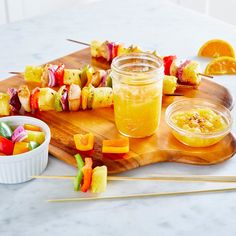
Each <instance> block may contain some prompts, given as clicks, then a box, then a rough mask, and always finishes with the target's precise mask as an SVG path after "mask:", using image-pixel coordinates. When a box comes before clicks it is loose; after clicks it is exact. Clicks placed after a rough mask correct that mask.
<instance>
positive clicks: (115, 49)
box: [112, 44, 119, 59]
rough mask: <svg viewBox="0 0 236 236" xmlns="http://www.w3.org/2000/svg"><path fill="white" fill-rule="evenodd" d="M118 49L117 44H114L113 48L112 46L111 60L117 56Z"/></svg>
mask: <svg viewBox="0 0 236 236" xmlns="http://www.w3.org/2000/svg"><path fill="white" fill-rule="evenodd" d="M118 48H119V44H114V46H113V58H112V59H114V58H115V57H117V55H118Z"/></svg>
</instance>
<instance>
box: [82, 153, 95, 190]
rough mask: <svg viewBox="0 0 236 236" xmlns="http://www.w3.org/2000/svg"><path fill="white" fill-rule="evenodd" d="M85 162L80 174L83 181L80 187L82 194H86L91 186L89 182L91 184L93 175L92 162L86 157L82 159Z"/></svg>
mask: <svg viewBox="0 0 236 236" xmlns="http://www.w3.org/2000/svg"><path fill="white" fill-rule="evenodd" d="M84 161H85V165H84V167H83V168H82V172H83V175H84V178H83V181H82V185H81V188H80V189H81V191H82V192H87V191H88V190H89V188H90V186H91V182H92V174H93V169H92V166H93V160H92V158H90V157H86V158H85V159H84Z"/></svg>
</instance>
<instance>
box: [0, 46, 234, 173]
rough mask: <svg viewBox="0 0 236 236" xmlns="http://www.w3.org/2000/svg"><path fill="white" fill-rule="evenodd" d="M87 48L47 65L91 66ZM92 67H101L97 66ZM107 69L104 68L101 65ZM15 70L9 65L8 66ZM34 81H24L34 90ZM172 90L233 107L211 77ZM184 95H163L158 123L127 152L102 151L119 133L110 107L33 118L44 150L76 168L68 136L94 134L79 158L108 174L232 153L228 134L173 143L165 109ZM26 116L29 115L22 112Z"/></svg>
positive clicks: (215, 159) (13, 80)
mask: <svg viewBox="0 0 236 236" xmlns="http://www.w3.org/2000/svg"><path fill="white" fill-rule="evenodd" d="M91 62H92V61H91V57H90V51H89V48H86V49H84V50H81V51H78V52H75V53H72V54H70V55H68V56H64V57H62V58H59V59H56V60H54V61H52V62H51V63H55V64H57V63H64V64H65V65H66V67H67V68H79V67H81V66H83V65H85V64H91ZM96 66H97V67H101V66H103V68H104V65H102V64H101V63H100V64H98V63H97V64H96ZM105 67H106V66H105ZM13 69H14V68H13ZM23 83H25V82H24V79H23V77H22V76H13V77H10V78H8V79H7V80H5V81H2V82H0V91H6V90H7V88H9V87H16V88H18V87H19V85H21V84H23ZM34 86H35V84H29V87H30V88H33V87H34ZM177 93H182V94H184V96H185V97H187V98H192V97H194V98H196V97H198V98H205V99H208V100H212V101H214V102H219V103H220V104H223V105H224V106H226V107H228V108H229V109H232V107H233V97H232V96H231V94H230V93H229V91H228V90H227V89H226V88H225V87H223V86H221V85H219V84H217V83H215V82H214V81H213V80H209V79H203V80H202V83H201V85H200V87H199V88H198V89H178V91H177ZM178 99H183V97H167V96H164V97H163V109H162V118H161V125H160V127H159V129H158V131H157V132H156V133H155V134H154V135H152V136H151V137H148V138H143V139H130V152H129V153H128V154H124V155H117V154H116V155H111V154H106V155H103V154H102V153H101V144H102V140H103V139H113V138H117V137H119V133H118V131H117V129H116V126H115V123H114V117H113V109H112V108H106V109H97V110H90V111H79V112H54V111H50V112H39V113H37V114H34V117H36V118H39V119H41V120H43V121H45V122H46V123H47V124H48V125H49V127H50V129H51V134H52V138H51V143H50V146H49V152H50V153H51V154H52V155H53V156H55V157H56V158H58V159H60V160H62V161H64V162H66V163H68V164H70V165H73V166H76V162H75V159H74V157H73V155H74V154H76V153H77V152H78V151H77V150H76V149H75V145H74V141H73V135H74V134H76V133H86V132H93V133H94V134H95V146H94V151H93V153H81V154H82V155H83V156H86V155H92V157H93V159H94V165H102V164H105V165H106V166H107V167H108V170H109V173H118V172H123V171H127V170H130V169H134V168H137V167H140V166H144V165H148V164H152V163H156V162H181V163H187V164H195V165H210V164H217V163H220V162H223V161H225V160H227V159H229V158H230V157H232V156H233V155H234V154H235V152H236V140H235V138H234V136H233V134H229V135H227V136H226V137H225V138H224V139H223V140H222V141H221V142H219V143H218V144H216V145H213V146H211V147H207V148H191V147H188V146H185V145H183V144H181V143H180V142H179V141H177V140H176V139H175V138H174V137H173V136H172V134H171V133H170V130H169V129H168V127H167V124H166V123H165V120H164V114H165V110H166V107H167V106H168V105H169V104H171V103H172V102H173V101H176V100H178ZM25 115H30V114H25Z"/></svg>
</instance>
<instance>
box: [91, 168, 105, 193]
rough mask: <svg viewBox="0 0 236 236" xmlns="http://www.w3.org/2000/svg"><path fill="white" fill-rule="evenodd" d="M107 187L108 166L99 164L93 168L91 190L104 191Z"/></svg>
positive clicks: (95, 191) (94, 191)
mask: <svg viewBox="0 0 236 236" xmlns="http://www.w3.org/2000/svg"><path fill="white" fill-rule="evenodd" d="M106 188H107V167H106V166H97V167H95V168H94V169H93V175H92V184H91V192H93V193H102V192H105V191H106Z"/></svg>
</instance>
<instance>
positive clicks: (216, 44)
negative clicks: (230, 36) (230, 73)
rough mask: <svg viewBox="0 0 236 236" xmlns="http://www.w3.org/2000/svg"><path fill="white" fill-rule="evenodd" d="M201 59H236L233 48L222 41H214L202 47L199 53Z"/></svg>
mask: <svg viewBox="0 0 236 236" xmlns="http://www.w3.org/2000/svg"><path fill="white" fill-rule="evenodd" d="M198 56H200V57H222V56H228V57H235V54H234V49H233V47H232V46H231V45H230V44H229V43H228V42H226V41H224V40H221V39H212V40H209V41H207V42H206V43H204V44H203V45H202V47H201V48H200V49H199V51H198Z"/></svg>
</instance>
